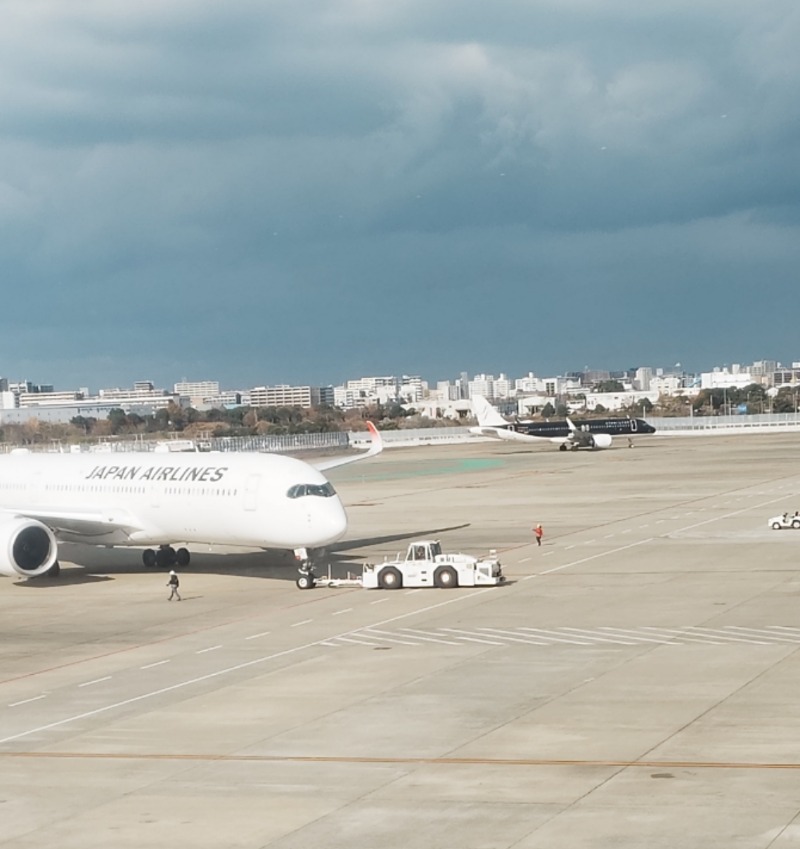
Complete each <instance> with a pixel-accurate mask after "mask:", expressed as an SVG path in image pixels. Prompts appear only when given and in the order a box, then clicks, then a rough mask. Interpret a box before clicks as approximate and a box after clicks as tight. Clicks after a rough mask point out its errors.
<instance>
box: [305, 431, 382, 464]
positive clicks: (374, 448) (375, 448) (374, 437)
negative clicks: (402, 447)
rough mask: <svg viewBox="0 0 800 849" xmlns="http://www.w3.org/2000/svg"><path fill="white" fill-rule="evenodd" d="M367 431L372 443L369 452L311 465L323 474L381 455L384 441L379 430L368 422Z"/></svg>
mask: <svg viewBox="0 0 800 849" xmlns="http://www.w3.org/2000/svg"><path fill="white" fill-rule="evenodd" d="M367 430H369V433H370V438H371V442H372V444H371V445H370V448H369V451H362V452H361V453H360V454H356V455H355V456H353V457H336V458H335V459H332V460H322V461H321V462H319V463H312V464H311V465H312V466H314V468H315V469H319V471H321V472H323V471H325V470H326V469H335V468H336V467H337V466H344V465H345V464H347V463H356V462H358V461H359V460H366V459H367V457H374V456H375V455H376V454H380V453H381V451H383V440H382V439H381V435H380V433H379V432H378V428H376V427H375V425H374V424H372V422H367Z"/></svg>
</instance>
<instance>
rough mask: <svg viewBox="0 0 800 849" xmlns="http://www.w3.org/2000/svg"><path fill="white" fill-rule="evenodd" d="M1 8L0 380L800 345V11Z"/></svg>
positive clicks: (381, 367)
mask: <svg viewBox="0 0 800 849" xmlns="http://www.w3.org/2000/svg"><path fill="white" fill-rule="evenodd" d="M4 16H5V26H4V28H3V30H2V32H0V57H2V58H0V71H2V73H0V80H2V83H0V115H2V121H0V163H2V164H0V273H2V277H3V279H4V281H5V285H4V287H3V291H4V293H5V295H6V310H5V313H6V315H7V316H8V318H7V319H6V321H5V322H4V327H3V333H2V334H0V373H2V374H8V375H9V376H12V377H22V376H23V375H21V374H19V371H20V370H24V371H25V372H26V374H25V375H24V376H28V377H30V378H31V379H34V380H54V381H56V382H57V383H59V384H62V385H69V384H85V383H87V382H91V381H93V380H96V381H97V382H99V383H107V382H112V383H122V382H126V381H130V380H132V379H134V378H135V377H137V376H147V375H150V376H152V377H154V378H155V379H157V380H161V381H164V382H169V381H172V380H173V379H176V378H177V377H179V376H195V377H201V376H211V377H219V378H220V379H222V380H223V381H224V382H226V383H229V384H231V385H233V384H235V383H242V384H247V383H249V382H262V381H274V382H278V381H289V380H313V381H325V382H328V381H337V380H341V379H343V378H345V377H347V376H353V375H354V374H355V373H357V372H358V371H360V370H366V371H381V372H397V371H407V372H408V371H413V372H421V373H423V374H424V375H425V376H426V377H429V378H431V379H435V378H438V377H444V376H448V375H452V374H454V373H455V372H457V371H460V370H461V369H470V370H476V369H484V368H485V369H494V370H495V371H497V370H500V369H506V370H511V371H516V372H522V371H527V370H529V369H533V370H536V371H538V372H540V373H547V372H550V371H559V370H562V369H564V368H568V367H569V368H575V367H580V366H582V365H584V364H587V363H589V364H594V365H596V366H608V367H624V366H627V365H632V364H636V363H652V364H656V365H658V364H668V363H670V362H674V361H675V360H680V361H681V362H683V363H684V364H685V365H688V366H692V365H694V366H696V367H708V366H711V365H713V364H714V363H715V362H723V361H732V360H737V359H742V360H747V359H758V358H762V357H777V358H784V359H793V358H794V359H797V358H798V356H797V352H796V351H795V350H794V349H793V346H794V344H795V341H794V340H795V339H796V333H794V332H793V327H792V321H791V318H790V317H789V316H788V315H787V314H786V313H785V312H779V311H776V310H775V309H774V307H773V304H774V303H778V302H781V301H782V300H783V301H791V300H792V299H793V298H794V293H795V290H796V284H797V273H796V269H797V268H798V267H800V263H798V260H800V256H799V254H800V248H798V245H800V239H798V232H797V229H798V196H799V195H800V168H798V165H800V163H799V162H798V157H799V154H798V151H800V144H799V142H800V113H798V110H797V108H796V105H795V100H796V91H797V85H798V80H799V79H800V59H799V58H798V51H797V50H796V45H797V43H798V36H800V11H798V10H797V9H796V4H795V3H794V2H790V0H767V2H764V3H761V4H758V5H757V6H754V5H753V4H751V3H744V2H736V0H726V2H723V0H700V2H692V3H690V2H685V0H680V2H676V0H672V1H671V2H670V3H667V2H662V0H653V2H650V3H647V4H643V3H639V2H633V0H611V2H608V3H603V4H597V3H594V2H589V0H558V2H556V0H550V2H540V3H536V4H532V3H529V2H522V0H516V1H515V0H500V1H499V2H497V3H492V4H486V3H484V2H473V0H459V2H455V0H434V2H430V0H429V2H425V3H423V2H398V3H393V4H378V3H367V2H359V0H350V2H345V0H328V1H327V2H324V0H317V2H310V3H304V4H302V5H298V4H295V3H288V2H283V3H270V4H264V3H261V2H244V0H239V2H232V3H227V4H224V5H220V4H217V3H210V2H205V3H204V2H197V0H194V2H188V0H159V2H155V1H154V0H151V1H150V2H141V3H137V4H133V5H131V4H128V6H123V5H122V4H110V3H107V2H99V0H98V1H97V2H90V1H89V0H83V2H78V0H76V2H73V3H70V4H63V3H59V2H56V0H49V2H48V1H47V0H36V2H31V0H11V1H10V2H7V3H6V4H5V6H4ZM764 292H769V293H770V299H769V301H766V300H765V299H764V298H763V293H764ZM453 329H456V330H455V331H454V330H453ZM443 330H444V333H445V338H447V337H448V336H451V335H452V336H453V337H454V338H457V340H458V341H457V342H454V343H453V344H446V343H445V342H443V338H442V334H443Z"/></svg>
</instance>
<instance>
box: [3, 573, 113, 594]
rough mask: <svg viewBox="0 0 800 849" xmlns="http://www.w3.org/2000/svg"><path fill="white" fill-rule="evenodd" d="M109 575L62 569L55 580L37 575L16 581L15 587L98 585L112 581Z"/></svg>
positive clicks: (45, 587)
mask: <svg viewBox="0 0 800 849" xmlns="http://www.w3.org/2000/svg"><path fill="white" fill-rule="evenodd" d="M113 580H114V578H112V577H111V576H110V575H90V574H86V572H84V571H83V570H82V569H62V570H61V573H60V574H59V576H58V577H57V578H50V577H48V576H46V575H39V576H38V577H36V578H27V579H22V580H19V581H16V582H15V583H14V586H15V587H25V588H26V589H39V590H42V589H47V588H48V587H63V586H70V585H73V584H100V583H103V582H104V581H113Z"/></svg>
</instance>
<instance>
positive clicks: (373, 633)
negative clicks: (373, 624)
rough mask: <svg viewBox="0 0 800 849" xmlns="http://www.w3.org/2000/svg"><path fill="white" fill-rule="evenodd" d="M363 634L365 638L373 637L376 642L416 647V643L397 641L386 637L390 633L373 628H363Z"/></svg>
mask: <svg viewBox="0 0 800 849" xmlns="http://www.w3.org/2000/svg"><path fill="white" fill-rule="evenodd" d="M359 633H361V632H359ZM363 633H364V635H365V636H366V637H373V638H374V639H376V640H381V641H383V642H386V643H400V645H401V646H415V645H416V643H410V642H409V641H408V640H398V639H397V638H396V637H391V636H386V635H387V634H391V631H379V630H376V629H375V628H365V629H364V631H363Z"/></svg>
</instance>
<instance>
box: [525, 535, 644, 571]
mask: <svg viewBox="0 0 800 849" xmlns="http://www.w3.org/2000/svg"><path fill="white" fill-rule="evenodd" d="M653 539H654V537H648V538H647V539H640V540H638V541H637V542H630V543H628V544H627V545H621V546H620V547H619V548H610V549H609V550H608V551H600V552H598V553H597V554H590V555H589V556H588V557H582V558H581V559H580V560H573V561H572V562H571V563H564V564H563V565H561V566H554V567H553V568H552V569H546V570H545V571H544V572H540V573H539V574H540V575H550V574H552V573H553V572H560V571H561V570H562V569H569V568H570V566H579V565H580V564H581V563H589V562H590V561H591V560H598V559H599V558H601V557H607V556H608V555H609V554H618V553H619V552H620V551H625V550H626V549H628V548H635V547H636V546H637V545H644V544H645V543H648V542H652V541H653Z"/></svg>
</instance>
